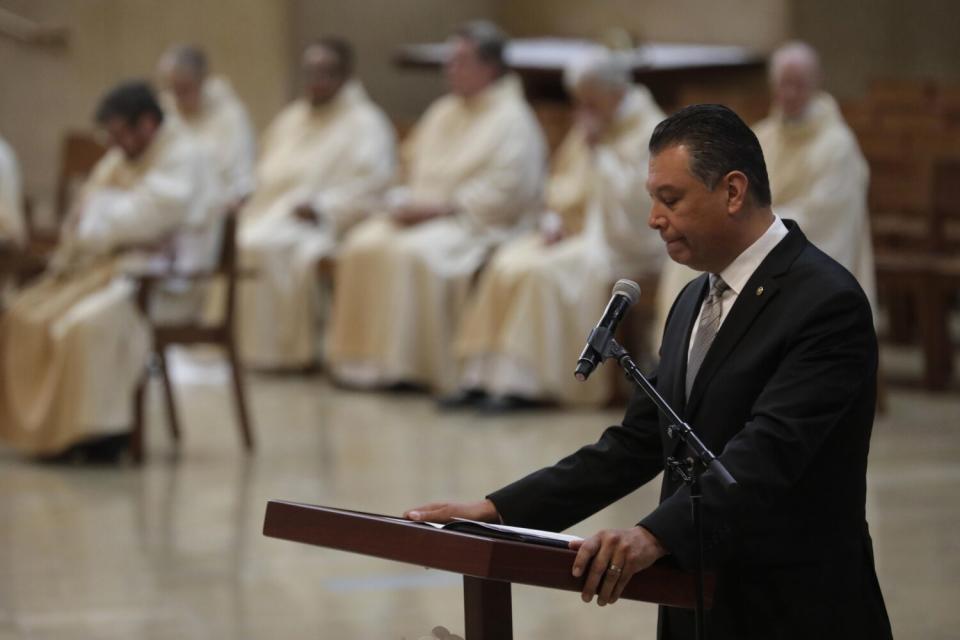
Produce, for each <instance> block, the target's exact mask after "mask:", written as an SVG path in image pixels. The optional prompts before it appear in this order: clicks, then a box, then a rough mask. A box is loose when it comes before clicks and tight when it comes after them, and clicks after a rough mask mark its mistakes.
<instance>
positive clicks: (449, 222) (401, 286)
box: [327, 21, 545, 392]
mask: <svg viewBox="0 0 960 640" xmlns="http://www.w3.org/2000/svg"><path fill="white" fill-rule="evenodd" d="M449 46H450V57H449V58H448V60H447V64H446V76H447V81H448V84H449V86H450V89H451V92H450V94H448V95H446V96H444V97H442V98H440V99H439V100H437V101H436V102H435V103H434V104H433V105H431V106H430V108H429V109H428V110H427V112H426V113H425V114H424V115H423V117H422V118H421V120H420V122H419V123H418V125H417V127H416V128H415V129H414V131H413V132H412V133H411V134H410V137H409V138H408V140H407V141H406V143H405V145H404V149H403V160H404V164H405V167H404V168H405V170H406V179H405V184H404V186H403V187H400V188H398V189H395V190H393V191H392V192H391V194H390V198H389V202H388V207H387V208H388V211H387V212H385V213H384V214H383V215H380V216H378V217H376V218H375V219H373V220H371V221H370V222H368V223H366V224H364V225H363V226H362V227H358V228H357V229H356V230H355V231H354V232H353V233H352V234H351V236H350V237H349V238H348V240H347V242H346V244H345V246H344V249H343V252H342V254H341V256H340V258H339V260H338V265H337V275H336V282H335V287H334V304H333V314H332V321H331V326H330V329H329V333H328V336H327V337H328V340H327V359H328V363H329V365H330V367H331V369H332V371H333V373H334V375H335V376H336V377H337V378H338V379H339V380H340V381H341V382H344V383H346V384H349V385H352V386H356V387H377V386H387V385H393V384H400V383H407V384H414V385H419V386H425V387H430V388H433V389H435V390H438V391H441V392H443V391H446V392H450V391H453V390H454V389H455V387H456V385H457V377H456V371H457V366H456V362H455V359H454V353H453V340H454V332H455V331H456V326H457V322H458V320H459V317H460V313H461V309H462V307H463V304H464V302H465V300H466V297H467V293H468V290H469V287H470V282H471V279H472V278H473V276H474V274H475V273H476V272H477V270H478V269H479V268H480V266H481V265H482V264H483V262H484V260H485V259H486V257H487V255H488V254H489V252H490V251H491V250H492V249H493V248H494V247H496V246H497V245H498V244H500V243H501V242H503V241H505V240H507V239H509V238H511V237H514V236H515V235H516V234H517V233H518V232H520V231H521V230H523V229H524V228H529V227H530V226H531V225H532V224H533V219H532V214H533V212H534V211H536V209H537V202H538V199H539V196H540V189H541V187H542V183H543V173H544V164H545V145H544V141H543V134H542V132H541V130H540V127H539V125H538V124H537V120H536V117H535V116H534V115H533V112H532V111H531V110H530V107H529V106H528V105H527V103H526V101H525V100H524V97H523V88H522V86H521V84H520V80H519V78H517V77H516V76H514V75H513V74H510V73H508V72H507V69H506V66H505V62H504V58H503V51H504V48H505V46H506V36H505V35H504V34H503V33H502V32H501V31H500V29H499V28H497V27H496V26H495V25H493V24H491V23H488V22H482V21H481V22H473V23H470V24H468V25H466V26H465V27H463V28H462V29H460V30H459V31H458V32H457V33H456V34H455V35H454V36H453V37H452V38H451V40H450V43H449Z"/></svg>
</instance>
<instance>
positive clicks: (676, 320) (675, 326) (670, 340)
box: [660, 274, 708, 417]
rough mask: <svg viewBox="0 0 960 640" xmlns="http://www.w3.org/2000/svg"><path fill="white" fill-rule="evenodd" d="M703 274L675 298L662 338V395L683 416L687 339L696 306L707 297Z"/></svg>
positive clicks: (696, 312) (706, 278)
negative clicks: (663, 347)
mask: <svg viewBox="0 0 960 640" xmlns="http://www.w3.org/2000/svg"><path fill="white" fill-rule="evenodd" d="M707 283H708V277H707V274H702V275H701V276H699V277H698V278H696V279H694V280H693V282H691V283H690V284H689V285H688V286H687V287H686V288H685V289H684V290H683V292H682V293H681V294H680V297H679V298H677V302H676V305H675V307H674V309H673V313H672V314H671V315H670V319H669V320H668V321H667V330H666V333H665V335H664V339H663V343H664V346H666V347H668V348H666V349H664V350H663V353H664V356H665V358H664V361H663V362H662V363H661V365H660V372H661V377H662V379H663V386H662V388H661V391H660V392H661V394H662V395H664V397H665V399H666V400H667V402H669V403H670V406H671V407H673V408H674V410H675V411H677V413H679V414H681V417H682V414H683V405H684V402H685V401H686V397H685V396H686V391H685V388H684V387H685V386H686V384H685V381H686V379H687V351H689V349H690V336H691V329H692V327H693V323H694V321H695V320H696V318H697V314H698V313H699V312H700V304H701V303H702V301H703V299H704V297H705V296H706V294H707Z"/></svg>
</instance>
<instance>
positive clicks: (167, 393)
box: [157, 347, 180, 443]
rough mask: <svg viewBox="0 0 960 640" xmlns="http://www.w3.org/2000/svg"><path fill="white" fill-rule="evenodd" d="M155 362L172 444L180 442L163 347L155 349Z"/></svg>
mask: <svg viewBox="0 0 960 640" xmlns="http://www.w3.org/2000/svg"><path fill="white" fill-rule="evenodd" d="M157 361H158V362H159V363H160V377H161V378H162V379H163V395H164V397H165V398H166V401H167V423H168V425H169V426H170V437H172V438H173V441H174V442H177V443H179V442H180V421H179V420H178V418H177V404H176V401H175V400H174V397H173V384H172V383H171V382H170V371H169V369H168V368H167V350H166V349H165V348H164V347H160V348H159V349H157Z"/></svg>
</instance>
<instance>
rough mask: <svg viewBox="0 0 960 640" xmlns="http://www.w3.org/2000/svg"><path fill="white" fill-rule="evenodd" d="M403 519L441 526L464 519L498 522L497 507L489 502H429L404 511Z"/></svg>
mask: <svg viewBox="0 0 960 640" xmlns="http://www.w3.org/2000/svg"><path fill="white" fill-rule="evenodd" d="M403 517H404V518H407V519H408V520H415V521H417V522H437V523H440V524H443V523H445V522H450V521H451V520H453V519H454V518H465V519H467V520H477V521H479V522H495V523H498V522H500V514H499V513H497V506H496V505H495V504H493V502H491V501H490V500H481V501H480V502H431V503H430V504H425V505H423V506H422V507H416V508H415V509H410V510H409V511H405V512H404V514H403Z"/></svg>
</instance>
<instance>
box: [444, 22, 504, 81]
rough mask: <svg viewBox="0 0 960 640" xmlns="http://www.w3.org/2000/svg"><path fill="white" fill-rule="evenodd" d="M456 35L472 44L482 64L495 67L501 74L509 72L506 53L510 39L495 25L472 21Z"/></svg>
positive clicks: (456, 32) (458, 30)
mask: <svg viewBox="0 0 960 640" xmlns="http://www.w3.org/2000/svg"><path fill="white" fill-rule="evenodd" d="M454 35H455V36H458V37H460V38H465V39H467V40H469V41H470V42H472V43H473V46H474V47H476V50H477V57H478V58H480V61H481V62H484V63H485V64H488V65H490V66H492V67H495V68H496V69H497V71H498V72H499V73H503V72H504V71H506V70H507V62H506V58H505V52H506V49H507V42H508V41H509V39H510V38H509V36H507V34H506V33H505V32H504V31H503V29H501V28H500V27H498V26H497V25H495V24H494V23H492V22H490V21H489V20H471V21H470V22H467V23H466V24H463V25H461V26H460V28H459V29H457V30H456V31H455V32H454Z"/></svg>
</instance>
